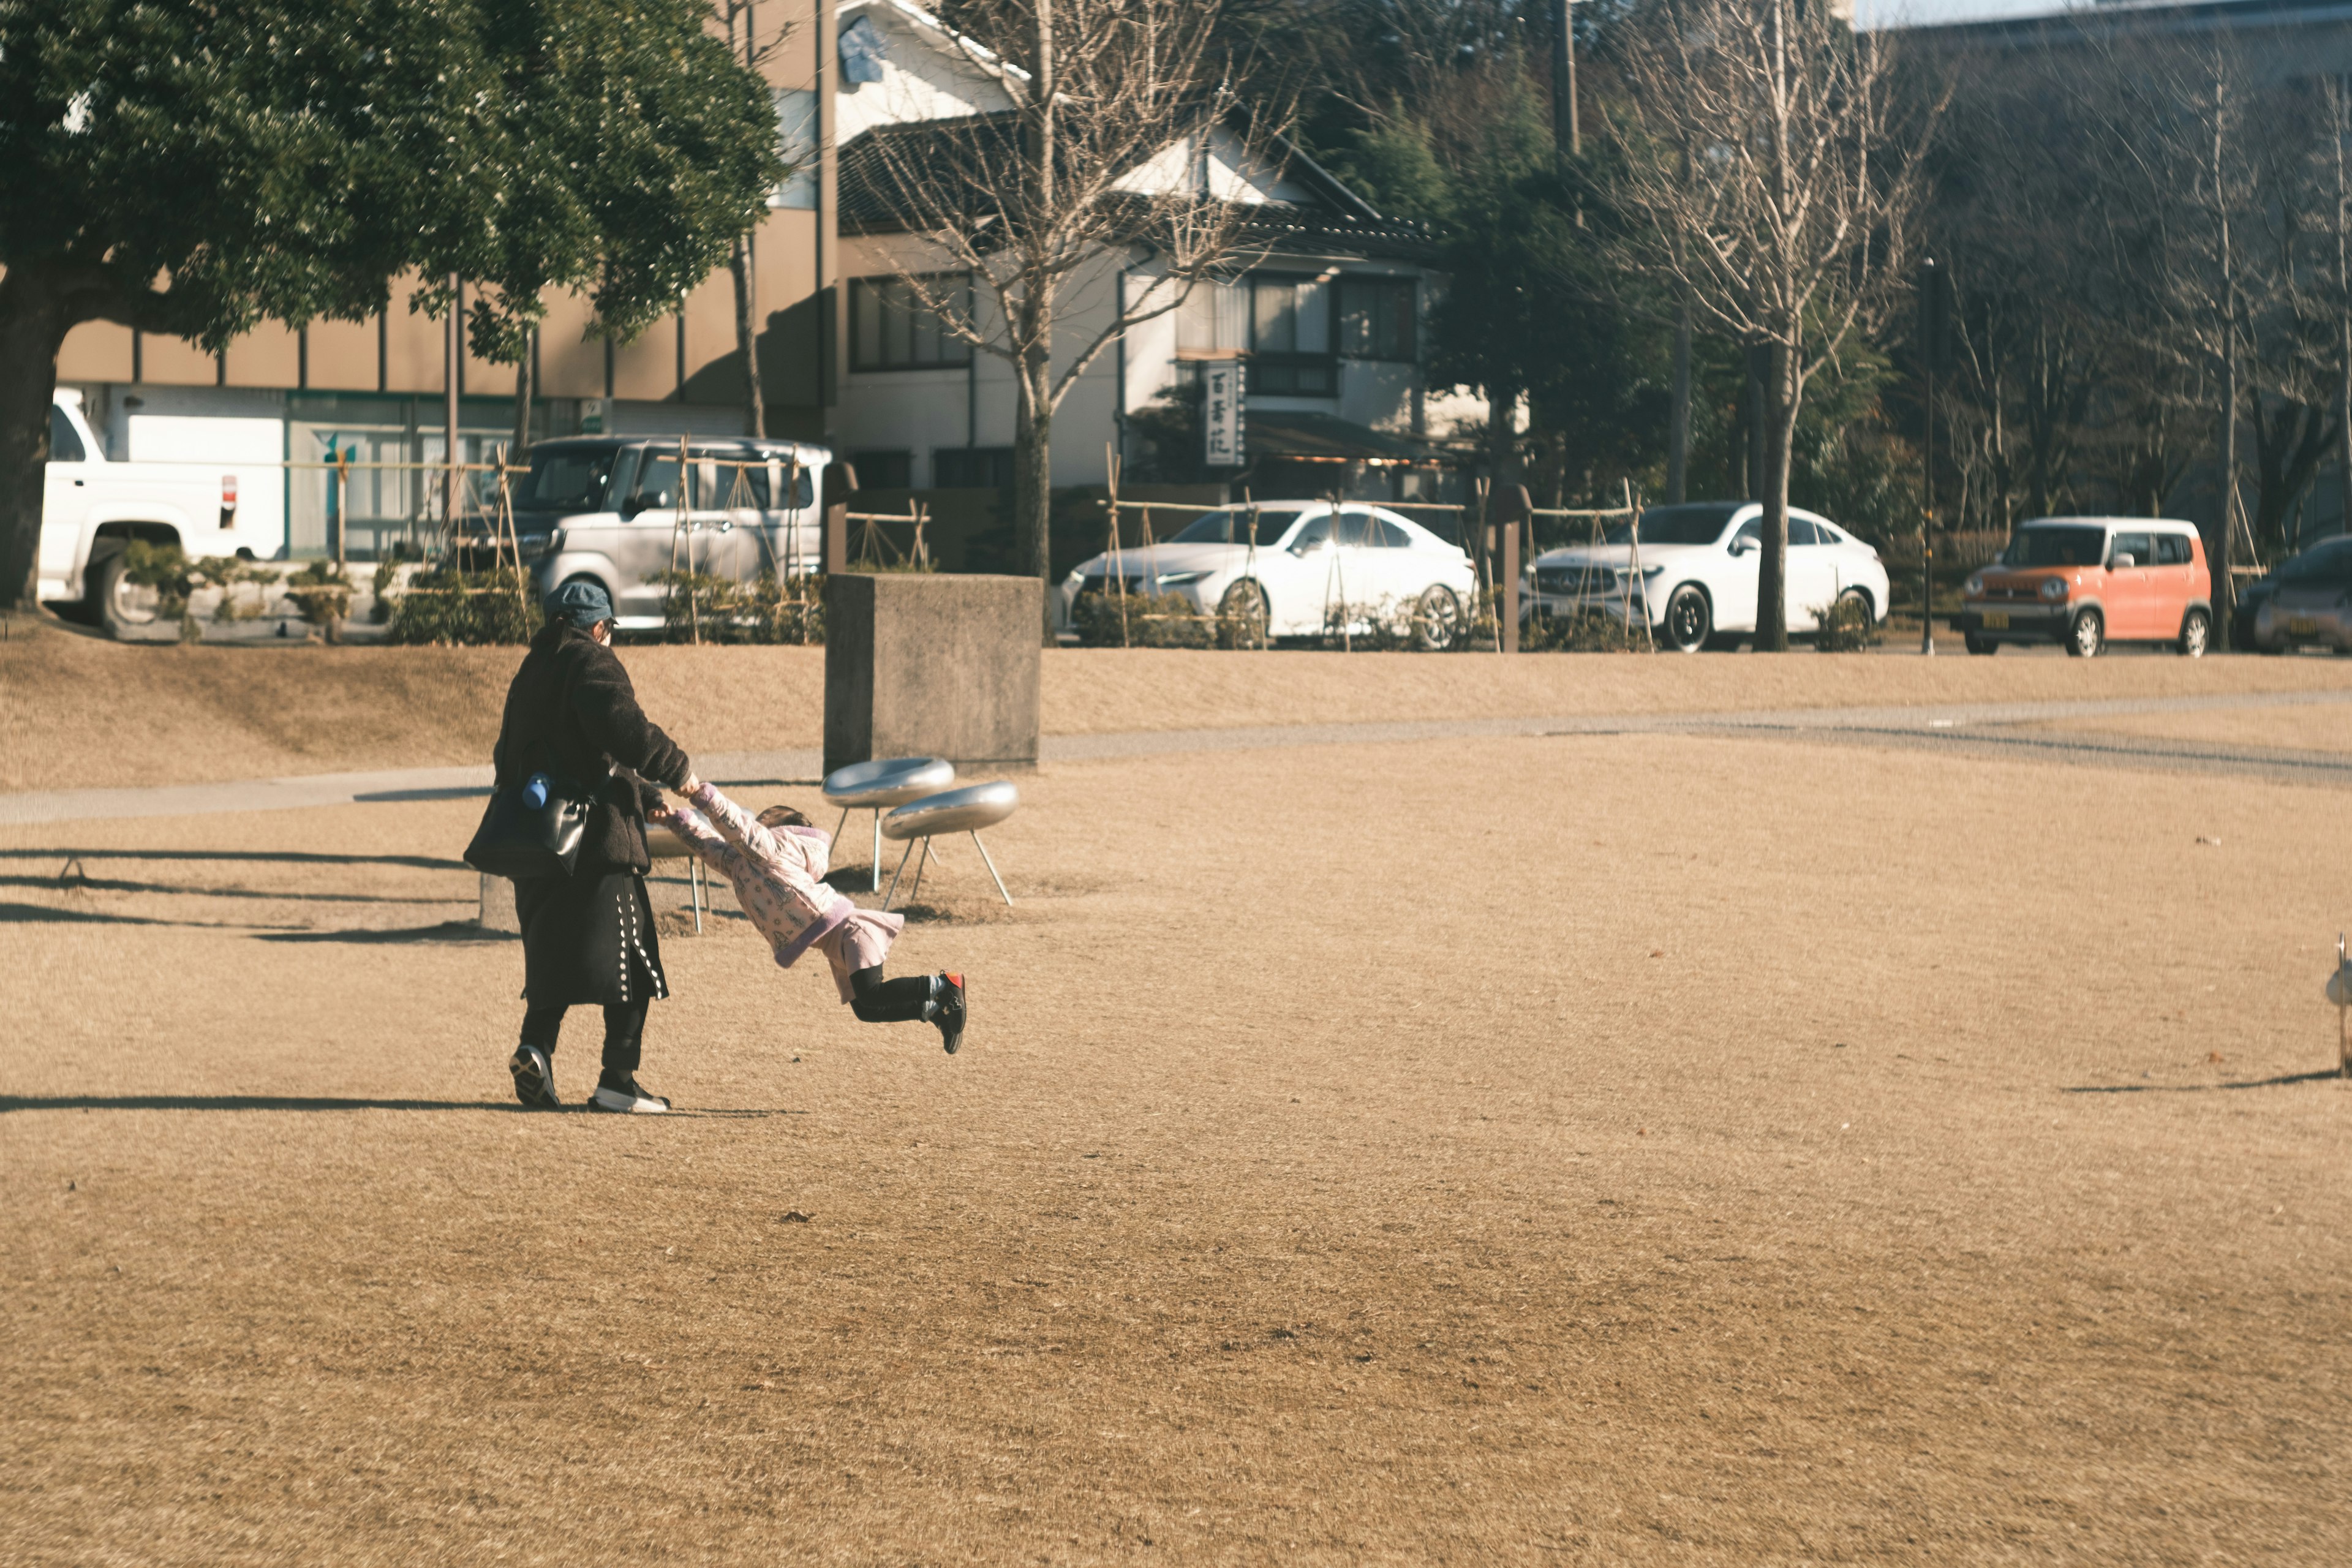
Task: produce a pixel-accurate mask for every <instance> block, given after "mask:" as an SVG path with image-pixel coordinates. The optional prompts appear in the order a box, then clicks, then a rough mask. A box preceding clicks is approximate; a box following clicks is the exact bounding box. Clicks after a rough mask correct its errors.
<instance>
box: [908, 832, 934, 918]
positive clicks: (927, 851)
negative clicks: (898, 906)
mask: <svg viewBox="0 0 2352 1568" xmlns="http://www.w3.org/2000/svg"><path fill="white" fill-rule="evenodd" d="M930 863H931V841H930V840H929V838H925V839H924V840H923V852H922V854H920V855H919V856H917V857H916V858H915V885H914V886H913V887H911V888H909V889H907V907H908V909H912V908H914V907H915V899H916V896H917V895H918V894H919V893H920V892H922V890H923V868H924V867H926V866H928V865H929V864H930Z"/></svg>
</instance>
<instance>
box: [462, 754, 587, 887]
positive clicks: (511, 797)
mask: <svg viewBox="0 0 2352 1568" xmlns="http://www.w3.org/2000/svg"><path fill="white" fill-rule="evenodd" d="M534 786H538V787H534ZM595 804H596V803H595V801H594V800H593V798H591V797H590V796H589V795H588V794H587V792H586V791H584V790H582V789H581V788H579V787H578V786H577V785H575V784H572V782H571V781H570V780H568V779H563V778H559V777H557V776H556V775H555V774H553V773H547V772H545V771H544V770H542V771H541V772H539V773H533V774H531V775H530V777H529V778H527V779H525V780H524V781H523V782H522V783H520V784H502V785H500V786H499V788H497V789H494V790H492V791H491V792H490V804H489V805H488V806H486V807H484V808H483V811H482V825H481V826H479V827H477V828H476V829H474V841H473V842H472V843H471V844H468V845H467V846H466V864H467V865H468V866H471V867H472V868H474V869H476V870H477V871H482V872H487V873H488V875H490V876H493V877H507V878H511V879H515V880H517V881H520V880H522V879H527V878H531V877H569V876H570V875H572V867H574V866H575V865H577V864H578V863H579V860H580V839H581V837H582V835H583V833H584V832H585V831H586V830H587V826H588V813H589V811H590V810H591V808H593V806H594V805H595Z"/></svg>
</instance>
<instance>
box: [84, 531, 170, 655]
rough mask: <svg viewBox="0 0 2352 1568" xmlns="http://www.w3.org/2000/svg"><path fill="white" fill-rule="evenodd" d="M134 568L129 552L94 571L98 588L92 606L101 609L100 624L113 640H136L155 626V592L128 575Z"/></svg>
mask: <svg viewBox="0 0 2352 1568" xmlns="http://www.w3.org/2000/svg"><path fill="white" fill-rule="evenodd" d="M130 565H131V558H130V555H129V553H128V552H124V551H120V550H118V551H116V552H114V553H113V554H111V555H110V556H108V557H107V558H106V559H105V560H104V561H103V562H101V563H100V564H99V565H98V566H97V567H95V568H93V570H94V571H95V572H96V574H97V586H96V587H94V588H93V589H92V590H91V591H90V595H89V599H90V603H91V604H92V605H95V606H96V607H97V610H98V624H99V625H100V626H104V627H105V628H106V630H107V633H108V635H110V636H111V637H135V636H137V635H138V634H139V633H141V632H143V631H145V630H146V629H147V628H148V627H149V626H153V625H154V624H155V590H154V589H152V588H144V587H142V586H140V585H139V584H136V583H133V582H131V580H130V578H128V577H127V576H125V575H124V573H125V572H126V571H127V570H128V569H129V567H130Z"/></svg>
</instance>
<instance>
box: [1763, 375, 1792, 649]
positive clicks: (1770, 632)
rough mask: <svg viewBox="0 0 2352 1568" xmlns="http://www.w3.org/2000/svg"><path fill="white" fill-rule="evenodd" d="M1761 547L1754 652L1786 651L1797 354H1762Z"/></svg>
mask: <svg viewBox="0 0 2352 1568" xmlns="http://www.w3.org/2000/svg"><path fill="white" fill-rule="evenodd" d="M1764 363H1765V371H1764V376H1763V381H1764V432H1763V434H1764V443H1763V446H1764V485H1763V495H1762V497H1761V499H1762V500H1763V502H1764V548H1763V550H1762V551H1761V552H1760V555H1761V559H1760V560H1759V561H1758V563H1757V567H1756V651H1757V652H1759V653H1786V652H1788V651H1789V608H1788V604H1789V455H1790V451H1791V449H1792V448H1793V447H1794V446H1795V444H1796V433H1797V386H1796V368H1797V361H1796V353H1795V351H1794V350H1792V349H1791V348H1790V346H1789V345H1788V344H1787V343H1785V342H1778V343H1774V344H1772V345H1771V347H1770V348H1769V349H1768V350H1767V351H1766V353H1765V355H1764Z"/></svg>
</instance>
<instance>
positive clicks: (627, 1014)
mask: <svg viewBox="0 0 2352 1568" xmlns="http://www.w3.org/2000/svg"><path fill="white" fill-rule="evenodd" d="M565 1011H566V1007H565V1005H564V1004H563V1003H561V1002H558V1003H556V1004H555V1005H552V1006H549V1007H533V1008H530V1010H529V1011H527V1012H525V1013H524V1014H523V1016H522V1043H523V1044H524V1045H526V1046H537V1047H539V1048H540V1049H541V1050H542V1051H545V1052H546V1053H547V1054H548V1056H549V1057H550V1058H553V1057H554V1055H555V1037H556V1036H557V1034H559V1033H560V1032H561V1031H562V1028H563V1015H564V1013H565ZM645 1035H646V998H645V997H643V996H640V997H638V998H637V999H636V1000H635V1001H634V1002H614V1003H608V1004H607V1005H605V1008H604V1073H605V1076H606V1077H608V1078H614V1079H623V1078H634V1077H635V1076H636V1071H637V1058H638V1057H639V1055H640V1054H641V1051H642V1047H643V1046H644V1044H645Z"/></svg>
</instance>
